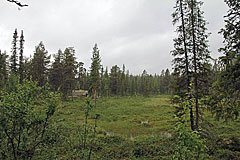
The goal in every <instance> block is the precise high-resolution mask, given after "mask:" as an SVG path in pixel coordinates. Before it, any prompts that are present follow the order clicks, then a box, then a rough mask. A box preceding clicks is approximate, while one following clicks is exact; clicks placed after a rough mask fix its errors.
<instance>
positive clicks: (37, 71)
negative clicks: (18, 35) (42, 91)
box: [30, 42, 51, 86]
mask: <svg viewBox="0 0 240 160" xmlns="http://www.w3.org/2000/svg"><path fill="white" fill-rule="evenodd" d="M50 57H51V56H50V55H49V56H48V51H47V50H46V49H45V46H44V44H43V42H40V43H39V45H38V46H36V48H35V51H34V55H33V59H32V61H31V70H30V75H31V76H32V79H33V80H34V81H37V82H38V85H39V86H44V85H45V84H46V83H47V74H48V65H49V63H50Z"/></svg>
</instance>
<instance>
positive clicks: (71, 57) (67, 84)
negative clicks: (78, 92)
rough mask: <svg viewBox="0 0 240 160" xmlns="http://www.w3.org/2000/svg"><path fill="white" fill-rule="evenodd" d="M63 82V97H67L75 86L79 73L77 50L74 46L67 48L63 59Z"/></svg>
mask: <svg viewBox="0 0 240 160" xmlns="http://www.w3.org/2000/svg"><path fill="white" fill-rule="evenodd" d="M62 72H63V84H62V87H61V88H62V92H63V98H64V99H66V98H67V96H68V95H70V94H71V93H72V90H73V89H74V88H75V86H74V84H75V76H76V74H77V62H76V57H75V50H74V48H73V47H69V48H66V49H65V51H64V59H63V70H62Z"/></svg>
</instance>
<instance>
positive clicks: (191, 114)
mask: <svg viewBox="0 0 240 160" xmlns="http://www.w3.org/2000/svg"><path fill="white" fill-rule="evenodd" d="M180 9H181V19H182V26H183V45H184V55H185V65H186V74H187V92H188V93H190V73H189V62H188V54H187V42H186V31H185V20H184V13H183V6H182V0H180ZM190 99H191V97H189V100H190ZM188 108H189V110H190V123H191V129H192V130H194V117H193V109H192V104H190V105H189V106H188Z"/></svg>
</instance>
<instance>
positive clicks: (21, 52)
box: [19, 31, 25, 83]
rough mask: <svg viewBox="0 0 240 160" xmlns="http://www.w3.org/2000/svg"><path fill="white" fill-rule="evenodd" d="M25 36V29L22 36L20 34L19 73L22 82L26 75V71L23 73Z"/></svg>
mask: <svg viewBox="0 0 240 160" xmlns="http://www.w3.org/2000/svg"><path fill="white" fill-rule="evenodd" d="M24 41H25V40H24V36H23V31H22V32H21V36H20V47H19V75H20V83H22V81H23V77H24V75H23V74H24V73H23V67H24V66H23V64H24V62H23V49H24V47H23V45H24Z"/></svg>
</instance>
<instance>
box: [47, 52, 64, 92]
mask: <svg viewBox="0 0 240 160" xmlns="http://www.w3.org/2000/svg"><path fill="white" fill-rule="evenodd" d="M53 57H54V62H53V63H52V65H51V68H50V70H49V84H50V85H51V87H52V88H53V89H54V91H61V87H62V85H63V78H64V75H63V73H64V72H63V71H64V67H63V58H64V55H63V52H62V51H61V50H60V49H59V50H58V53H57V54H55V55H53Z"/></svg>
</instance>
